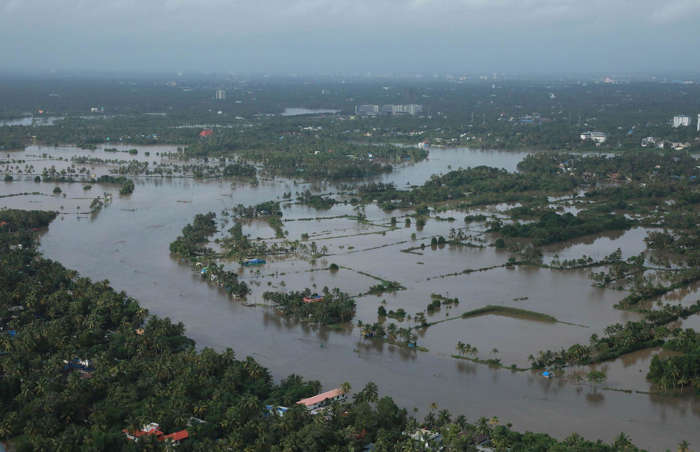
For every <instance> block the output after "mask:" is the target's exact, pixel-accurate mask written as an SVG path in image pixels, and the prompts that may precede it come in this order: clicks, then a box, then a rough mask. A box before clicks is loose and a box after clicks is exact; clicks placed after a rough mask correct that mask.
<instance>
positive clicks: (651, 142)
mask: <svg viewBox="0 0 700 452" xmlns="http://www.w3.org/2000/svg"><path fill="white" fill-rule="evenodd" d="M647 146H656V138H654V137H646V138H642V147H643V148H645V147H647Z"/></svg>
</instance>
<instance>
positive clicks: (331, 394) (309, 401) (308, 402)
mask: <svg viewBox="0 0 700 452" xmlns="http://www.w3.org/2000/svg"><path fill="white" fill-rule="evenodd" d="M342 394H343V391H341V390H340V389H337V388H336V389H331V390H330V391H326V392H324V393H322V394H318V395H315V396H313V397H308V398H306V399H301V400H300V401H298V402H297V403H298V404H300V405H305V406H307V407H308V406H312V405H316V404H317V403H320V402H323V401H324V400H327V399H332V398H335V397H338V396H341V395H342Z"/></svg>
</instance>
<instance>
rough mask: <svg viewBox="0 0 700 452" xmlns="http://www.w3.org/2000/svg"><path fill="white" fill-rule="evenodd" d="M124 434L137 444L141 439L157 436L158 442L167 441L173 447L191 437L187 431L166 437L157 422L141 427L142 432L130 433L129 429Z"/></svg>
mask: <svg viewBox="0 0 700 452" xmlns="http://www.w3.org/2000/svg"><path fill="white" fill-rule="evenodd" d="M122 432H124V434H125V435H126V437H127V438H128V439H130V440H131V441H134V442H137V441H138V440H139V438H142V437H144V436H151V435H152V436H155V437H156V439H157V440H158V441H167V442H169V443H171V444H173V445H177V444H180V441H182V440H185V439H187V438H189V437H190V434H189V432H188V431H187V430H180V431H177V432H173V433H169V434H167V435H166V434H165V433H163V431H162V430H161V429H160V425H158V424H156V423H155V422H151V423H150V424H146V425H144V426H143V427H141V430H137V431H135V432H130V431H129V430H127V429H124V430H122Z"/></svg>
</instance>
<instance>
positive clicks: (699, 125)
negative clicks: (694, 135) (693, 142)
mask: <svg viewBox="0 0 700 452" xmlns="http://www.w3.org/2000/svg"><path fill="white" fill-rule="evenodd" d="M698 132H700V113H698Z"/></svg>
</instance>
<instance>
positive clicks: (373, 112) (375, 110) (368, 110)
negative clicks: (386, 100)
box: [355, 104, 379, 116]
mask: <svg viewBox="0 0 700 452" xmlns="http://www.w3.org/2000/svg"><path fill="white" fill-rule="evenodd" d="M355 114H356V115H359V116H377V115H378V114H379V105H374V104H365V105H355Z"/></svg>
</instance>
